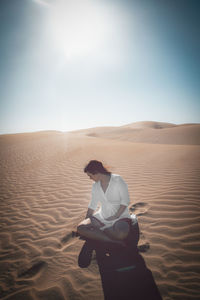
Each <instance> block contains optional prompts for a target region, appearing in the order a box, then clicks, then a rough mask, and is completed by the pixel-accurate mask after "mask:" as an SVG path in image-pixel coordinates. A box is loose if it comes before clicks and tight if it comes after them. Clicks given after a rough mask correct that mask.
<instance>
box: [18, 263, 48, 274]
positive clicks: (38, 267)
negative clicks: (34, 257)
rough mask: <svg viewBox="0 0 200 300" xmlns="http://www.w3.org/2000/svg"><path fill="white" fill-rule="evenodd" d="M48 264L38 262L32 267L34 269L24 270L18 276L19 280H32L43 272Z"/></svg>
mask: <svg viewBox="0 0 200 300" xmlns="http://www.w3.org/2000/svg"><path fill="white" fill-rule="evenodd" d="M45 265H46V262H45V261H38V262H36V263H35V264H33V265H32V267H30V268H28V269H27V270H23V271H22V272H20V273H19V274H18V278H21V277H25V278H30V277H34V276H35V275H37V274H39V272H41V270H42V269H43V268H44V267H45Z"/></svg>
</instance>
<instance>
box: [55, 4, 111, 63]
mask: <svg viewBox="0 0 200 300" xmlns="http://www.w3.org/2000/svg"><path fill="white" fill-rule="evenodd" d="M109 28H110V24H109V23H108V16H106V14H105V11H104V9H103V6H102V5H100V2H99V1H98V0H93V1H91V0H81V1H80V0H73V1H72V0H71V1H59V2H57V4H56V5H55V6H53V7H52V8H51V9H50V14H49V29H50V33H51V35H52V38H53V40H54V45H55V46H56V47H57V48H58V50H59V51H60V52H62V53H63V54H64V55H65V56H66V58H67V59H72V58H73V57H77V56H83V55H88V54H92V53H94V52H97V51H99V50H100V48H101V47H102V46H103V45H104V44H105V43H106V40H107V37H108V33H109Z"/></svg>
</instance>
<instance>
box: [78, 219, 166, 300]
mask: <svg viewBox="0 0 200 300" xmlns="http://www.w3.org/2000/svg"><path fill="white" fill-rule="evenodd" d="M138 241H139V227H138V223H137V221H133V223H132V225H131V230H130V233H129V236H128V237H127V239H126V244H127V247H123V246H116V244H114V243H103V242H94V241H89V240H87V241H86V242H85V244H84V245H83V247H82V250H81V252H80V254H79V260H78V263H79V266H80V267H84V268H85V267H88V266H89V264H90V261H91V256H92V249H94V250H95V251H96V258H97V263H98V267H99V272H100V275H101V281H102V287H103V292H104V299H105V300H162V298H161V296H160V293H159V290H158V288H157V286H156V283H155V281H154V278H153V275H152V272H151V271H150V270H149V269H148V268H147V266H146V264H145V261H144V259H143V257H142V256H141V255H140V254H139V251H138V247H137V245H138Z"/></svg>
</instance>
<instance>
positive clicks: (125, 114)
mask: <svg viewBox="0 0 200 300" xmlns="http://www.w3.org/2000/svg"><path fill="white" fill-rule="evenodd" d="M199 8H200V4H199V1H198V0H196V1H195V0H190V1H185V0H165V1H164V0H132V1H127V0H123V1H122V0H15V1H13V0H1V1H0V39H1V40H0V45H1V46H0V79H1V80H0V133H1V134H2V133H14V132H28V131H38V130H62V131H69V130H76V129H80V128H88V127H96V126H120V125H124V124H128V123H132V122H137V121H145V120H152V121H161V122H171V123H176V124H180V123H200V113H199V112H200V99H199V95H200V82H199V78H200V60H199V53H200V41H199V36H200V32H199V30H200V29H199V28H200V24H199V23H200V21H199Z"/></svg>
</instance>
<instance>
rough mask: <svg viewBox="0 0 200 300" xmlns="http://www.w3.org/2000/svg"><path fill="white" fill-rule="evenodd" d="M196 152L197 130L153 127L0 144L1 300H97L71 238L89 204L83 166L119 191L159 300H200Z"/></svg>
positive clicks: (52, 134)
mask: <svg viewBox="0 0 200 300" xmlns="http://www.w3.org/2000/svg"><path fill="white" fill-rule="evenodd" d="M199 143H200V124H183V125H175V124H169V123H161V122H137V123H132V124H128V125H125V126H120V127H97V128H90V129H84V130H79V131H74V132H67V133H63V132H57V131H44V132H34V133H23V134H9V135H1V136H0V168H1V172H0V299H2V300H71V299H77V300H86V299H88V300H93V299H95V300H102V299H103V292H102V285H101V280H100V275H99V271H98V267H97V262H96V258H95V256H93V259H92V263H91V265H90V266H89V267H88V268H87V269H80V268H79V267H78V264H77V259H78V254H79V251H80V249H81V247H82V245H83V241H82V240H79V239H78V238H72V235H71V232H72V230H75V229H76V226H77V224H78V223H79V222H80V221H81V220H82V219H84V217H85V213H86V210H87V206H88V203H89V201H90V198H91V187H92V181H91V180H90V179H89V178H88V176H87V175H86V174H85V173H84V172H83V168H84V167H85V165H86V164H87V163H88V161H89V160H91V159H98V160H101V161H102V162H103V163H104V164H105V165H106V166H108V167H109V169H110V171H111V172H113V173H116V174H120V175H121V176H122V177H123V178H124V180H125V181H126V182H127V184H128V188H129V194H130V201H131V202H130V205H129V209H130V213H132V212H134V213H135V214H136V215H137V218H138V222H139V226H140V230H141V236H140V241H139V244H140V246H141V245H142V246H143V245H144V246H145V245H150V249H149V250H148V251H147V252H144V253H142V256H143V257H144V259H145V262H146V264H147V266H148V267H149V269H150V270H151V271H152V273H153V276H154V278H155V281H156V283H157V285H158V288H159V290H160V292H161V295H162V297H163V300H197V299H199V295H200V286H199V281H200V276H199V274H200V261H199V249H200V238H199V232H200V207H199V201H200V185H199V182H200V146H199ZM133 284H134V282H133ZM133 296H134V295H133ZM113 300H114V299H113ZM149 300H151V299H149Z"/></svg>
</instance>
